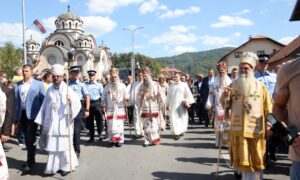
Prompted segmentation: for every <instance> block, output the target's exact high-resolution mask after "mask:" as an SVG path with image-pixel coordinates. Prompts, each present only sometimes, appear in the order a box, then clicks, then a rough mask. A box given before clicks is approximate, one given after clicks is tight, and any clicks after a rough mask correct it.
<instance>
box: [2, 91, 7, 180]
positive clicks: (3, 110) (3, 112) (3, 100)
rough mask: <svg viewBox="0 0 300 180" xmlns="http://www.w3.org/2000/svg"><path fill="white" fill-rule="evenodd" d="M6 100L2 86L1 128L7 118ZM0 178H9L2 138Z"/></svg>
mask: <svg viewBox="0 0 300 180" xmlns="http://www.w3.org/2000/svg"><path fill="white" fill-rule="evenodd" d="M6 100H7V98H6V95H5V94H4V92H3V91H2V90H1V88H0V128H2V125H3V122H4V118H5V112H6ZM0 179H1V180H6V179H8V167H7V161H6V156H5V153H4V150H3V147H2V143H1V140H0Z"/></svg>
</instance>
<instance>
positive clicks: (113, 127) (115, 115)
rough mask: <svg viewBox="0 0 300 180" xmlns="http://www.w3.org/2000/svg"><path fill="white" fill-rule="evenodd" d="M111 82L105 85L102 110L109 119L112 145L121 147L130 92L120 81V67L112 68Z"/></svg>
mask: <svg viewBox="0 0 300 180" xmlns="http://www.w3.org/2000/svg"><path fill="white" fill-rule="evenodd" d="M110 75H111V76H110V78H111V80H110V82H109V83H108V84H107V85H106V86H105V88H104V91H103V95H102V97H101V106H102V112H104V113H105V115H106V117H105V119H106V121H107V134H108V141H109V145H110V146H111V147H113V146H116V147H121V146H122V144H123V143H124V121H125V120H126V112H125V108H126V106H127V103H128V92H127V90H126V86H125V84H123V83H121V82H120V79H119V69H117V68H112V69H111V72H110Z"/></svg>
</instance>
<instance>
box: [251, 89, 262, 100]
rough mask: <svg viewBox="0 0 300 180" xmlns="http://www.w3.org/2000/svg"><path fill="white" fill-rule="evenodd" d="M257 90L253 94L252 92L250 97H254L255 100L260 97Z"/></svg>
mask: <svg viewBox="0 0 300 180" xmlns="http://www.w3.org/2000/svg"><path fill="white" fill-rule="evenodd" d="M256 93H257V91H254V93H253V94H250V97H253V100H254V101H256V98H259V97H260V96H259V95H258V94H256Z"/></svg>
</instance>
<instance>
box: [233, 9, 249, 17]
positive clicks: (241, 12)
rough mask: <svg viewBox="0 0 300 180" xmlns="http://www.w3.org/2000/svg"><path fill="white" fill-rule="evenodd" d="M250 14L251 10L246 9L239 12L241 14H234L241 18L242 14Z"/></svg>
mask: <svg viewBox="0 0 300 180" xmlns="http://www.w3.org/2000/svg"><path fill="white" fill-rule="evenodd" d="M248 13H250V10H249V9H244V10H242V11H239V12H236V13H234V15H236V16H240V15H242V14H248Z"/></svg>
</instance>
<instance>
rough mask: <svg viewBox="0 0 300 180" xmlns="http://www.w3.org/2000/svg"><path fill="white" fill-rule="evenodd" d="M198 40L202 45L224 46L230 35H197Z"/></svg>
mask: <svg viewBox="0 0 300 180" xmlns="http://www.w3.org/2000/svg"><path fill="white" fill-rule="evenodd" d="M199 39H200V41H201V42H202V44H204V45H210V46H218V47H220V46H224V45H226V44H228V43H229V41H230V37H219V36H210V35H205V36H201V37H199Z"/></svg>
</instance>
